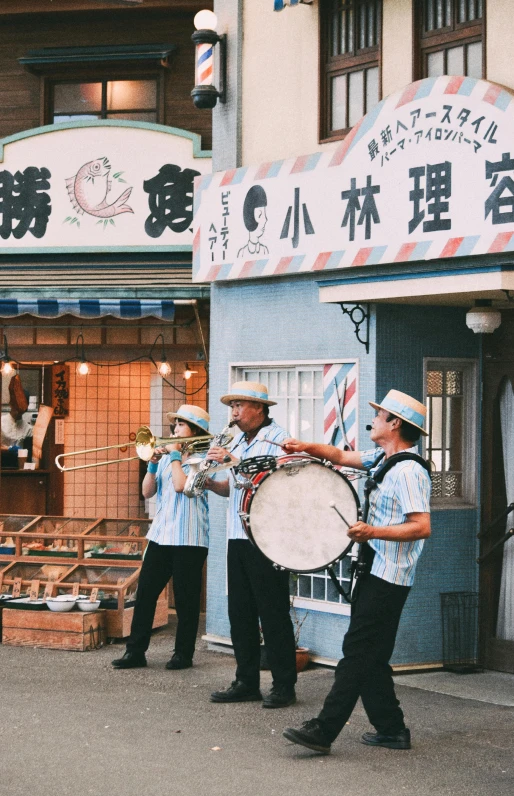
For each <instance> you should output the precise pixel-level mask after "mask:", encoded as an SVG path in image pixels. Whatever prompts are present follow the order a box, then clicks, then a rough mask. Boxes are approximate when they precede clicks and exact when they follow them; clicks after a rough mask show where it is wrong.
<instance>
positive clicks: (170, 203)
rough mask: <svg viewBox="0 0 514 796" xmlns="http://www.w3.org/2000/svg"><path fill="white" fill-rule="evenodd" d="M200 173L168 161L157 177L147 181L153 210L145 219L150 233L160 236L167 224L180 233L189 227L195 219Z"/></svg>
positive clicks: (149, 202) (145, 182) (145, 188)
mask: <svg viewBox="0 0 514 796" xmlns="http://www.w3.org/2000/svg"><path fill="white" fill-rule="evenodd" d="M199 174H200V172H198V171H195V170H194V169H181V168H180V166H176V165H174V164H172V163H167V164H166V165H164V166H161V168H160V169H159V173H158V174H156V176H155V177H152V178H151V179H150V180H145V181H144V182H143V188H144V190H145V191H146V192H147V193H148V194H149V197H148V206H149V208H150V211H151V213H150V215H149V216H148V218H147V219H146V221H145V231H146V233H147V235H150V237H151V238H158V237H160V236H161V235H162V233H163V232H164V230H165V229H166V227H168V228H169V229H170V230H171V231H172V232H177V233H178V232H185V231H186V229H189V227H190V226H191V223H192V221H193V180H194V178H195V177H198V176H199Z"/></svg>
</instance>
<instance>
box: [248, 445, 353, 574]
mask: <svg viewBox="0 0 514 796" xmlns="http://www.w3.org/2000/svg"><path fill="white" fill-rule="evenodd" d="M248 461H250V460H248ZM242 464H245V465H246V464H247V461H244V462H243V463H242ZM251 481H252V488H251V489H249V490H248V491H247V492H246V493H245V494H244V496H243V502H242V506H241V519H242V521H243V526H244V528H245V531H246V533H247V535H248V538H249V539H250V540H251V541H252V542H253V543H254V544H255V545H256V546H257V547H258V548H259V550H260V551H261V552H262V553H263V554H264V555H265V556H266V558H269V559H270V561H272V562H273V563H274V564H276V565H277V566H278V567H282V568H283V569H288V570H290V571H291V572H300V573H302V572H316V571H317V570H321V569H326V568H327V567H329V566H331V565H332V564H334V563H335V562H336V561H338V560H339V559H340V558H342V557H343V556H345V555H346V554H347V553H348V552H349V550H350V548H351V547H352V545H353V542H352V540H351V539H350V537H349V536H348V528H347V527H346V525H345V524H344V522H343V520H342V519H341V518H340V517H339V515H338V514H337V512H336V511H335V510H334V508H333V506H332V505H331V504H335V506H336V507H337V508H338V509H339V511H340V512H341V514H342V515H343V516H344V518H345V519H346V520H347V521H348V523H349V524H350V525H353V524H354V523H355V522H357V520H358V516H359V505H360V504H359V498H358V496H357V493H356V491H355V489H354V488H353V486H352V485H351V484H350V482H349V481H348V479H347V478H346V477H345V476H344V475H343V474H342V473H341V472H339V470H336V468H335V467H333V466H332V465H331V464H327V463H325V462H322V461H321V460H320V459H314V458H312V457H306V456H305V455H298V454H292V455H290V456H280V457H279V458H277V466H276V469H274V470H272V471H271V472H264V473H263V472H258V473H256V474H255V475H253V476H252V478H251Z"/></svg>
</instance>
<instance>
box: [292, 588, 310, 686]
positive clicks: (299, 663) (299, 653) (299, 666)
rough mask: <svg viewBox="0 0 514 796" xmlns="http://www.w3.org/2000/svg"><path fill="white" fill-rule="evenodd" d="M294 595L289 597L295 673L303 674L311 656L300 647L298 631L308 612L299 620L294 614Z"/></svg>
mask: <svg viewBox="0 0 514 796" xmlns="http://www.w3.org/2000/svg"><path fill="white" fill-rule="evenodd" d="M294 598H295V595H294V594H292V595H291V619H292V620H293V627H294V645H295V648H296V671H297V672H303V670H304V669H305V668H306V667H307V666H308V665H309V662H310V659H311V654H310V650H309V649H308V648H307V647H300V631H301V629H302V625H303V623H304V622H305V620H306V619H307V616H308V611H306V612H305V614H304V615H303V616H302V618H301V619H300V618H299V617H298V614H297V613H296V606H295V604H294Z"/></svg>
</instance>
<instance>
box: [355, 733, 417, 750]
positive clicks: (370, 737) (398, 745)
mask: <svg viewBox="0 0 514 796" xmlns="http://www.w3.org/2000/svg"><path fill="white" fill-rule="evenodd" d="M361 740H362V743H365V744H368V746H385V747H386V749H410V748H411V747H410V730H408V729H407V728H405V729H404V730H400V732H399V733H397V735H384V734H383V733H380V732H365V733H364V735H363V736H362V739H361Z"/></svg>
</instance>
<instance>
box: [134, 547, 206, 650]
mask: <svg viewBox="0 0 514 796" xmlns="http://www.w3.org/2000/svg"><path fill="white" fill-rule="evenodd" d="M206 558H207V548H206V547H192V546H186V545H184V546H179V545H177V546H173V545H159V544H156V543H155V542H148V547H147V548H146V553H145V557H144V560H143V565H142V567H141V574H140V575H139V581H138V586H137V594H136V604H135V606H134V616H133V618H132V626H131V628H130V637H129V640H128V642H127V650H128V651H129V652H146V650H147V649H148V647H149V645H150V636H151V633H152V624H153V620H154V616H155V608H156V605H157V599H158V597H159V594H160V593H161V591H162V590H163V589H164V587H165V586H166V584H167V583H168V581H169V579H170V578H171V577H173V594H174V595H175V610H176V612H177V635H176V637H175V652H176V653H177V654H179V655H181V656H183V657H184V658H192V657H193V655H194V651H195V644H196V634H197V632H198V620H199V617H200V594H201V590H202V569H203V565H204V561H205V559H206Z"/></svg>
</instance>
